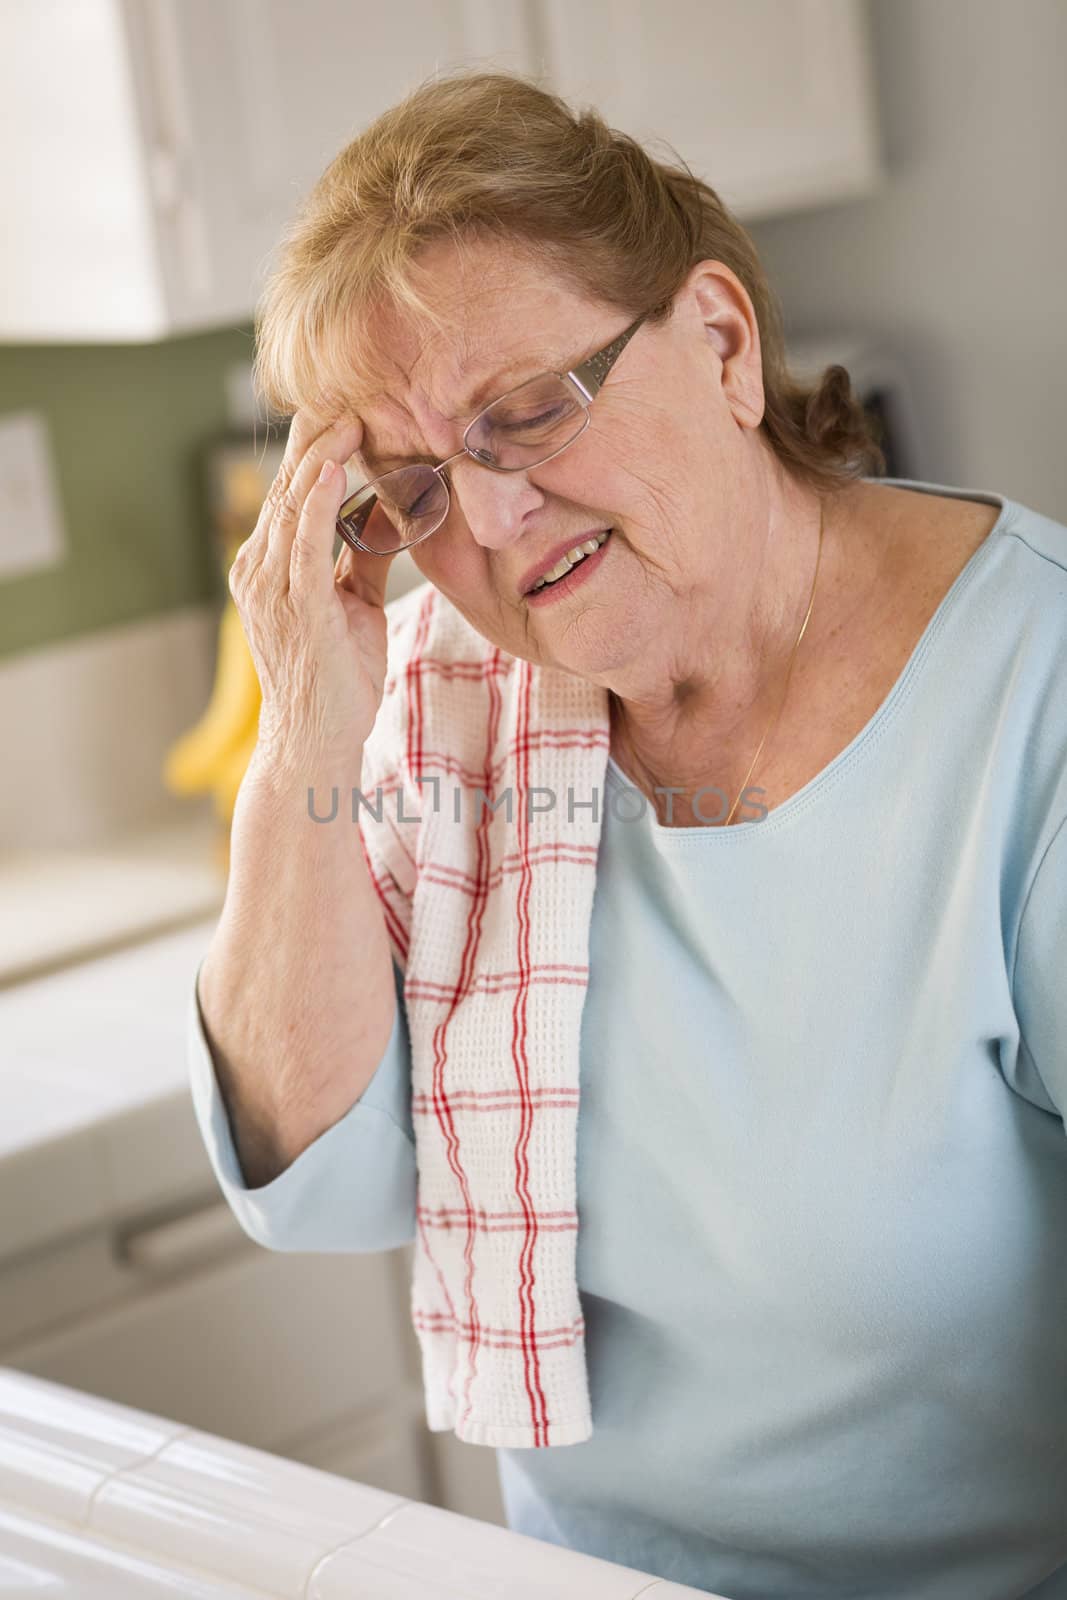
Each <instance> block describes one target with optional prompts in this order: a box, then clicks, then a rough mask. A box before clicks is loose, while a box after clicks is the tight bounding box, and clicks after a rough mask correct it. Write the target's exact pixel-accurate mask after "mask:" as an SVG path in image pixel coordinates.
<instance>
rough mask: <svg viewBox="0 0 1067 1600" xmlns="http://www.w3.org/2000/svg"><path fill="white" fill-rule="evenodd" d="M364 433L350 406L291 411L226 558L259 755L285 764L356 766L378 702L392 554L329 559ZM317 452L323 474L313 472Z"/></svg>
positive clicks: (312, 768)
mask: <svg viewBox="0 0 1067 1600" xmlns="http://www.w3.org/2000/svg"><path fill="white" fill-rule="evenodd" d="M362 441H363V425H362V423H361V422H360V420H359V419H358V418H357V417H354V416H349V417H339V418H336V419H334V420H333V421H332V422H331V421H330V420H329V419H328V418H326V417H325V416H323V415H320V414H319V413H318V412H315V411H313V410H311V409H310V408H308V407H305V408H303V409H301V410H300V411H298V412H297V413H296V416H295V417H294V418H293V421H292V424H291V427H290V430H289V441H288V445H287V447H286V451H285V457H284V459H283V461H282V464H281V466H280V467H279V469H278V474H277V476H276V478H275V480H274V482H273V484H272V485H271V489H270V492H269V494H268V495H267V498H266V500H265V501H264V503H263V508H262V510H261V512H260V514H259V519H258V521H257V522H256V526H255V529H254V530H253V532H252V533H251V534H250V535H249V537H248V538H247V539H246V540H245V542H244V544H242V545H241V546H240V548H239V549H238V551H237V554H236V556H235V557H234V561H233V565H232V567H231V569H230V575H229V586H230V593H231V594H232V596H233V600H234V604H235V606H236V607H237V610H238V613H239V615H240V618H241V623H242V626H243V627H244V631H245V635H246V637H247V639H248V644H249V649H250V650H251V652H252V657H253V660H254V662H255V666H256V672H257V674H258V676H259V682H260V687H261V689H262V693H263V703H262V708H261V711H260V717H259V743H258V745H257V755H260V756H261V758H264V759H266V760H267V761H268V762H270V763H274V762H279V763H281V764H282V765H284V766H285V767H287V768H289V769H293V768H294V766H298V767H301V768H303V769H305V770H307V771H309V772H322V771H324V770H330V769H334V770H342V771H344V770H347V769H349V768H351V767H352V766H353V763H354V764H355V766H356V769H357V773H358V766H359V761H360V759H361V752H362V747H363V745H364V743H365V741H366V739H367V736H368V735H369V733H370V731H371V729H372V728H373V726H374V721H375V718H376V717H377V714H378V709H379V707H380V705H381V702H382V695H383V691H384V687H385V672H386V641H387V633H386V617H385V609H384V607H385V585H386V580H387V578H388V576H389V567H390V564H391V561H392V557H391V556H376V555H369V554H367V553H365V552H364V551H356V550H353V549H352V548H351V546H349V545H347V544H346V545H345V546H344V548H343V549H342V551H341V553H340V555H339V556H338V558H337V563H336V566H335V565H334V560H333V543H334V536H335V524H336V520H337V513H338V511H339V510H340V507H341V505H342V503H343V501H344V499H345V497H346V493H347V489H346V478H345V472H344V465H343V464H344V462H345V461H347V460H348V459H349V458H350V457H351V456H353V455H354V454H356V452H357V451H358V448H359V446H360V444H361V443H362ZM357 459H358V458H357ZM327 461H331V462H333V463H334V467H333V473H332V476H331V477H330V478H329V479H328V481H327V482H323V481H322V479H321V476H320V473H321V469H322V467H323V464H324V463H325V462H327ZM370 476H371V474H370V473H369V472H368V473H367V477H368V478H369V477H370Z"/></svg>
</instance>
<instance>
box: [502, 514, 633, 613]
mask: <svg viewBox="0 0 1067 1600" xmlns="http://www.w3.org/2000/svg"><path fill="white" fill-rule="evenodd" d="M614 531H615V530H614V529H613V528H608V529H606V531H605V532H604V533H602V534H598V535H597V536H596V538H597V549H596V550H594V551H592V552H589V551H588V550H586V553H584V554H583V555H582V556H581V557H580V558H579V559H578V561H576V562H575V563H574V564H573V565H572V564H571V563H570V562H569V561H568V562H567V565H566V568H565V569H564V570H562V571H560V569H561V568H563V562H559V563H558V564H557V566H555V567H553V569H552V571H553V572H559V573H560V575H559V576H558V577H556V578H554V579H548V578H542V579H539V580H538V582H537V584H536V585H535V586H534V588H533V589H531V590H530V592H529V594H527V595H526V596H525V597H524V598H525V600H526V604H527V605H529V606H545V605H550V604H551V603H552V601H553V600H562V599H563V597H564V596H565V595H568V594H573V593H574V591H575V589H577V588H578V586H579V584H582V583H585V582H586V581H587V580H588V579H589V578H590V577H591V576H592V574H593V572H595V570H596V569H597V568H598V567H599V566H601V564H602V563H603V560H604V551H605V550H606V549H607V546H608V544H609V543H610V542H611V534H612V533H613V532H614ZM592 542H593V541H592V540H588V541H587V544H591V543H592ZM580 548H582V547H580Z"/></svg>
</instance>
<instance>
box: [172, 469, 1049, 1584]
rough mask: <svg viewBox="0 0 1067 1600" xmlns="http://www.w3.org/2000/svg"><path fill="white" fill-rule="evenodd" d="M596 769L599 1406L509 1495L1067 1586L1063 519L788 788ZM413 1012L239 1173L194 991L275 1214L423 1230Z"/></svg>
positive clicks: (848, 1558)
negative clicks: (726, 814) (263, 1167)
mask: <svg viewBox="0 0 1067 1600" xmlns="http://www.w3.org/2000/svg"><path fill="white" fill-rule="evenodd" d="M889 481H891V482H894V483H896V484H898V485H900V486H903V487H905V488H915V489H918V490H926V491H928V492H934V493H939V494H955V495H958V496H961V497H965V498H966V497H969V498H975V499H985V500H986V501H989V502H991V503H993V504H996V505H1000V504H1001V500H1002V497H1000V496H995V495H988V494H984V495H983V494H982V492H981V491H975V490H963V489H950V488H946V487H945V486H943V485H930V484H919V483H916V482H914V481H912V480H904V479H894V480H889ZM757 776H758V775H757ZM606 799H607V802H608V803H607V805H606V807H605V812H604V821H603V828H602V837H601V844H600V854H599V857H598V861H597V878H596V892H595V896H594V903H593V915H592V925H591V929H590V983H589V990H588V994H587V997H586V1002H585V1007H584V1010H583V1014H582V1035H581V1104H580V1111H579V1117H578V1133H577V1145H578V1166H577V1186H578V1187H577V1199H578V1215H579V1232H578V1243H577V1271H578V1285H579V1292H580V1297H581V1303H582V1310H583V1313H584V1316H585V1320H586V1353H587V1360H588V1371H589V1382H590V1396H591V1401H592V1414H593V1435H592V1437H591V1438H590V1439H589V1440H587V1441H586V1442H584V1443H582V1444H578V1445H571V1446H565V1447H562V1446H561V1447H555V1448H550V1449H543V1450H532V1449H531V1450H505V1449H501V1450H499V1451H498V1452H497V1456H498V1464H499V1469H500V1478H501V1487H502V1491H503V1495H504V1501H505V1506H506V1510H507V1516H508V1521H509V1524H510V1526H511V1527H512V1528H514V1529H516V1530H517V1531H519V1532H522V1533H526V1534H532V1535H533V1536H535V1537H536V1538H539V1539H545V1540H548V1541H551V1542H553V1543H558V1544H563V1545H568V1546H571V1547H572V1548H575V1549H578V1550H583V1551H586V1552H588V1553H590V1554H593V1555H597V1556H602V1557H604V1558H606V1559H608V1560H612V1561H617V1562H622V1563H623V1564H625V1565H629V1566H633V1567H637V1568H640V1569H642V1570H646V1571H649V1572H653V1573H657V1574H659V1575H661V1576H663V1577H666V1578H672V1579H675V1580H676V1581H679V1582H682V1583H687V1584H692V1585H694V1586H695V1587H698V1588H705V1589H709V1590H713V1591H717V1592H720V1593H722V1594H724V1595H728V1596H730V1597H731V1600H756V1597H757V1596H758V1597H759V1600H806V1597H810V1600H846V1597H847V1600H857V1597H858V1596H860V1595H862V1596H865V1597H868V1600H890V1597H892V1600H904V1597H906V1600H1008V1597H1009V1596H1010V1597H1016V1596H1023V1595H1026V1596H1027V1597H1030V1600H1038V1597H1040V1600H1065V1597H1067V1337H1065V1329H1067V1271H1065V1270H1064V1263H1065V1252H1067V1143H1065V1132H1064V1121H1063V1113H1064V1109H1065V1107H1067V826H1065V825H1064V824H1065V821H1067V527H1064V526H1063V525H1062V524H1060V523H1057V522H1054V521H1052V520H1050V519H1048V518H1046V517H1043V516H1041V515H1039V514H1038V513H1036V512H1034V511H1032V510H1030V509H1028V508H1027V507H1025V506H1022V505H1019V504H1016V503H1014V502H1012V501H1010V500H1004V501H1003V505H1002V510H1001V514H1000V516H999V518H998V521H997V524H996V526H995V528H994V529H993V531H992V533H991V534H990V535H989V537H988V538H987V539H986V540H985V541H984V543H983V544H982V545H981V546H980V548H979V549H978V550H977V552H976V553H975V554H974V555H973V556H972V558H971V559H970V561H969V562H968V564H967V565H966V567H965V568H964V569H963V571H962V572H961V573H960V574H959V576H958V577H957V579H956V581H955V582H954V583H953V585H952V587H951V589H950V590H949V591H948V593H947V594H946V595H945V597H944V598H943V600H942V602H941V604H940V605H939V607H938V609H937V611H936V613H935V615H934V616H933V618H932V619H931V621H930V623H929V625H928V626H927V628H926V630H925V632H924V633H923V635H922V638H921V639H920V640H919V642H918V644H917V645H916V647H915V649H914V651H913V652H912V655H911V657H910V659H909V660H908V663H907V665H906V667H905V668H904V670H903V672H902V673H901V675H900V677H899V678H898V680H897V682H896V684H895V685H894V687H893V689H892V691H891V692H890V694H889V695H888V697H887V698H886V700H885V701H884V702H883V704H882V705H881V706H880V708H879V709H878V711H877V712H876V713H875V715H874V716H873V718H872V719H871V720H870V722H868V723H867V725H866V726H865V727H864V728H863V729H862V730H861V731H860V733H858V734H857V735H856V737H855V738H854V739H853V740H852V742H851V743H850V744H849V745H848V746H847V748H846V749H844V750H842V751H841V752H840V754H839V755H838V756H837V757H836V758H835V759H834V760H833V761H832V762H831V763H830V764H829V766H828V767H826V768H825V769H824V770H823V771H822V772H821V773H819V774H818V776H816V777H815V778H813V779H812V780H811V781H810V782H809V783H807V784H806V785H805V786H804V787H803V788H802V789H801V790H800V791H799V792H798V793H796V794H794V795H793V796H792V797H791V798H790V799H789V800H787V801H786V802H785V803H784V804H782V805H780V806H777V807H775V808H774V809H773V810H771V811H770V812H769V813H768V815H767V816H766V818H765V819H764V820H762V821H759V822H753V823H750V824H748V825H746V826H743V827H732V828H727V829H723V828H700V827H693V828H667V827H663V826H661V825H660V824H659V823H658V822H657V821H656V820H655V817H654V815H653V814H652V811H651V808H650V807H649V806H648V805H647V802H645V801H644V799H643V797H642V796H641V795H640V792H639V791H638V790H637V789H635V788H634V787H633V786H632V785H631V784H630V783H629V781H628V780H627V779H626V778H625V777H624V776H623V774H622V773H621V771H620V769H619V768H618V767H616V765H615V763H614V762H613V761H610V760H609V765H608V774H607V780H606ZM708 804H709V807H710V814H711V815H712V816H714V814H715V811H714V797H712V799H711V800H710V801H709V802H708ZM639 809H643V811H644V815H643V816H642V817H640V818H638V819H637V820H624V819H625V818H633V817H635V816H636V813H637V812H638V810H639ZM396 980H397V992H398V995H399V996H400V997H401V999H402V996H403V979H402V975H401V974H400V972H399V971H397V972H396ZM409 1048H410V1047H409V1039H408V1034H407V1026H406V1021H405V1017H404V1010H403V1006H402V1005H401V1006H400V1007H398V1015H397V1022H396V1026H395V1028H394V1031H393V1036H392V1038H391V1040H390V1042H389V1047H388V1049H387V1051H386V1054H385V1057H384V1059H383V1060H382V1062H381V1065H380V1066H379V1068H378V1070H377V1072H376V1073H375V1076H374V1078H373V1079H372V1081H371V1083H370V1084H369V1086H368V1088H367V1090H366V1092H365V1094H364V1095H363V1097H362V1099H361V1100H360V1101H359V1102H358V1103H357V1104H356V1105H354V1106H353V1107H352V1109H351V1110H350V1111H349V1112H348V1114H347V1115H346V1116H345V1117H343V1118H342V1119H341V1121H340V1122H338V1123H337V1124H335V1126H333V1127H332V1128H330V1129H329V1130H328V1131H327V1132H326V1133H324V1134H323V1135H322V1136H321V1137H320V1138H319V1139H317V1140H316V1141H315V1143H314V1144H313V1145H311V1146H310V1148H309V1149H307V1150H305V1151H304V1152H303V1154H302V1155H301V1156H300V1157H299V1158H298V1159H297V1160H296V1161H295V1162H294V1163H293V1165H292V1166H291V1167H289V1168H288V1169H287V1170H286V1171H285V1172H284V1173H282V1174H281V1176H280V1177H278V1178H276V1179H275V1180H274V1182H273V1183H270V1184H267V1185H266V1186H265V1187H263V1188H261V1189H256V1190H252V1191H249V1190H248V1189H246V1188H245V1186H244V1183H243V1180H242V1176H241V1172H240V1168H239V1165H238V1163H237V1161H236V1157H235V1153H234V1148H233V1143H232V1140H231V1136H230V1130H229V1127H228V1124H227V1119H226V1112H225V1109H224V1106H223V1104H222V1101H221V1099H220V1096H219V1091H218V1086H217V1083H216V1081H215V1077H214V1072H213V1068H212V1063H211V1059H210V1055H209V1053H208V1050H207V1047H206V1044H205V1041H204V1038H203V1034H202V1032H201V1029H200V1025H199V1019H198V1015H197V1008H196V1006H195V1002H194V1004H193V1005H192V1006H191V1009H190V1068H191V1073H192V1087H193V1094H194V1100H195V1104H196V1110H197V1116H198V1119H199V1122H200V1127H201V1131H202V1134H203V1137H204V1141H205V1144H206V1146H207V1149H208V1152H209V1154H210V1156H211V1160H212V1162H213V1164H214V1168H215V1171H216V1173H217V1176H218V1180H219V1184H220V1186H221V1188H222V1191H223V1193H224V1194H225V1196H226V1198H227V1200H228V1202H229V1204H230V1205H231V1207H232V1208H233V1210H234V1212H235V1214H236V1216H237V1218H238V1220H239V1221H240V1222H241V1224H242V1226H243V1227H244V1228H245V1230H246V1231H247V1232H248V1233H249V1234H250V1236H251V1237H252V1238H254V1239H257V1240H258V1241H259V1242H260V1243H262V1244H264V1245H266V1246H267V1247H268V1248H271V1249H276V1250H338V1251H343V1250H351V1251H365V1250H379V1249H385V1248H388V1247H391V1246H394V1245H397V1244H400V1243H404V1242H407V1241H409V1240H411V1239H413V1238H414V1236H415V1220H414V1204H415V1143H414V1132H413V1128H412V1121H411V1114H410V1054H409ZM469 1448H472V1449H474V1448H479V1447H478V1446H470V1447H469Z"/></svg>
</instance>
